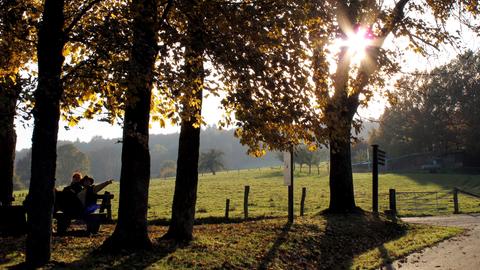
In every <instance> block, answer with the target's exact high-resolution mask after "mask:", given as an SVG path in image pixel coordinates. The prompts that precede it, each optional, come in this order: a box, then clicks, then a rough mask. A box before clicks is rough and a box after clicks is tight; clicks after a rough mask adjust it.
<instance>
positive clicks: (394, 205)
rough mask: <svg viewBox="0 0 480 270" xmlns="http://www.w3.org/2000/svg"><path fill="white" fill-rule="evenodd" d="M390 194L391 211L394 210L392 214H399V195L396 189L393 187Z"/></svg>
mask: <svg viewBox="0 0 480 270" xmlns="http://www.w3.org/2000/svg"><path fill="white" fill-rule="evenodd" d="M388 195H389V201H390V211H391V212H392V215H397V196H396V191H395V189H393V188H391V189H390V190H389V193H388Z"/></svg>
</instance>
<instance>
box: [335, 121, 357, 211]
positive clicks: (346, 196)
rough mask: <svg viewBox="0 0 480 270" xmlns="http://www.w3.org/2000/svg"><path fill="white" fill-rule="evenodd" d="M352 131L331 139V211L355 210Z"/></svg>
mask: <svg viewBox="0 0 480 270" xmlns="http://www.w3.org/2000/svg"><path fill="white" fill-rule="evenodd" d="M347 138H348V139H347ZM350 154H351V152H350V131H349V130H348V135H346V134H345V136H344V137H343V138H337V137H333V138H331V139H330V206H329V209H328V210H329V212H332V213H348V212H353V211H355V210H356V209H357V208H356V205H355V197H354V196H355V195H354V191H353V176H352V162H351V156H350Z"/></svg>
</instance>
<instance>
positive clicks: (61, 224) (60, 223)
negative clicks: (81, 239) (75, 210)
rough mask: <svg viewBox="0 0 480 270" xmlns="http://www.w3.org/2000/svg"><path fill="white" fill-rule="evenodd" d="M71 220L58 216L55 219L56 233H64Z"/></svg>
mask: <svg viewBox="0 0 480 270" xmlns="http://www.w3.org/2000/svg"><path fill="white" fill-rule="evenodd" d="M70 222H71V220H70V219H68V218H58V219H57V233H58V234H65V233H66V232H67V229H68V227H70Z"/></svg>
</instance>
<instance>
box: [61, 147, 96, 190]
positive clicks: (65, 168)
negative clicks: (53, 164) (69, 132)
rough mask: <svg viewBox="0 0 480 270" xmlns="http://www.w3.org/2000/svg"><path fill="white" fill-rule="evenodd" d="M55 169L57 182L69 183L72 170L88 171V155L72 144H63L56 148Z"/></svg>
mask: <svg viewBox="0 0 480 270" xmlns="http://www.w3.org/2000/svg"><path fill="white" fill-rule="evenodd" d="M57 155H58V157H57V170H56V173H55V178H56V180H57V181H58V183H59V184H68V183H70V180H71V179H70V177H71V175H72V173H73V172H75V171H79V172H81V173H84V174H85V173H88V172H89V171H90V161H89V160H88V157H87V156H86V155H85V154H84V153H83V152H81V151H80V150H78V148H76V147H75V146H74V145H73V144H65V145H62V146H60V147H58V148H57Z"/></svg>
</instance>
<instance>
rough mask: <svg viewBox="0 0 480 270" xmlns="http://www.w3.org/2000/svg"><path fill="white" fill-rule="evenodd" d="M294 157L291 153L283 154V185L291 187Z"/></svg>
mask: <svg viewBox="0 0 480 270" xmlns="http://www.w3.org/2000/svg"><path fill="white" fill-rule="evenodd" d="M291 166H292V155H291V152H290V151H287V152H283V184H284V185H285V186H290V185H291V184H292V170H291Z"/></svg>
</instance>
